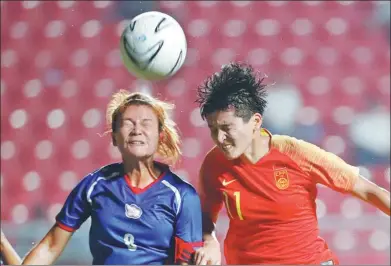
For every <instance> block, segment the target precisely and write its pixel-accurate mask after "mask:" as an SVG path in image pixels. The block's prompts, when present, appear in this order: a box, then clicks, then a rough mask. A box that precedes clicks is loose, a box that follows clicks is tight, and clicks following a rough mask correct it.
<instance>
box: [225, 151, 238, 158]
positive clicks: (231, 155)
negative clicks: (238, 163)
mask: <svg viewBox="0 0 391 266" xmlns="http://www.w3.org/2000/svg"><path fill="white" fill-rule="evenodd" d="M223 154H224V156H225V158H226V159H227V160H235V159H237V158H239V157H240V155H237V154H236V153H233V152H230V153H225V152H223Z"/></svg>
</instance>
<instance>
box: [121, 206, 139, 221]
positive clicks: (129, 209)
mask: <svg viewBox="0 0 391 266" xmlns="http://www.w3.org/2000/svg"><path fill="white" fill-rule="evenodd" d="M142 214H143V210H141V208H140V207H139V206H137V205H136V204H130V205H129V204H125V215H126V217H128V218H130V219H139V218H140V217H141V215H142Z"/></svg>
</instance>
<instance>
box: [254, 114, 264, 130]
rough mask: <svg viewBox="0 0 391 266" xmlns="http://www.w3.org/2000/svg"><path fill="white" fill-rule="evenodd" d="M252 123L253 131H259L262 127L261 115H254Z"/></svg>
mask: <svg viewBox="0 0 391 266" xmlns="http://www.w3.org/2000/svg"><path fill="white" fill-rule="evenodd" d="M253 122H254V131H256V130H259V129H260V128H261V126H262V115H261V114H259V113H255V114H254V116H253Z"/></svg>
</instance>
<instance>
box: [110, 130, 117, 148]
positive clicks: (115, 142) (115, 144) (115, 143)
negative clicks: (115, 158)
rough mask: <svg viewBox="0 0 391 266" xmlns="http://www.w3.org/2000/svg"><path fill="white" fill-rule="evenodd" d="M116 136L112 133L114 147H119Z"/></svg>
mask: <svg viewBox="0 0 391 266" xmlns="http://www.w3.org/2000/svg"><path fill="white" fill-rule="evenodd" d="M114 134H115V133H113V132H111V141H112V142H113V146H114V147H117V141H116V140H115V136H114Z"/></svg>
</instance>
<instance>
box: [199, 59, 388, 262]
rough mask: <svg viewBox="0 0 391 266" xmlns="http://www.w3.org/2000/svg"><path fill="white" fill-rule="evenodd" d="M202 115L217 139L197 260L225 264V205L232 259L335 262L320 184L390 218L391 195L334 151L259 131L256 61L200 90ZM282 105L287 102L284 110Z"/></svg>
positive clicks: (261, 88) (262, 99)
mask: <svg viewBox="0 0 391 266" xmlns="http://www.w3.org/2000/svg"><path fill="white" fill-rule="evenodd" d="M197 101H198V102H199V103H200V107H201V115H202V117H204V118H205V119H206V120H207V122H208V126H209V129H210V132H211V136H212V139H213V141H214V142H215V144H216V147H214V148H213V149H212V150H211V151H210V152H209V153H208V154H207V156H206V157H205V159H204V162H203V164H202V168H201V171H200V190H199V192H200V196H201V202H202V210H203V212H204V215H203V221H204V225H203V230H204V241H205V242H204V247H203V248H201V249H199V250H197V252H196V255H195V260H196V263H197V264H206V263H208V262H209V263H211V264H220V262H221V254H220V247H219V243H218V242H217V240H216V237H215V236H214V224H215V223H216V220H217V216H218V213H219V211H220V209H221V208H222V205H223V204H225V207H226V209H227V212H228V215H229V218H230V223H229V229H228V233H227V237H226V239H225V243H224V244H225V245H224V253H225V258H226V261H227V264H238V265H243V264H297V265H298V264H318V265H335V264H338V259H337V258H336V256H335V254H334V253H333V252H332V251H331V250H330V249H329V248H328V246H327V244H326V243H325V241H324V240H323V239H322V238H320V237H319V230H318V221H317V217H316V203H315V199H316V194H317V190H316V184H319V183H320V184H323V185H325V186H327V187H329V188H331V189H333V190H335V191H339V192H341V193H346V194H351V195H354V196H356V197H358V198H359V199H361V200H363V201H366V202H368V203H370V204H372V205H373V206H376V207H377V208H378V209H379V210H381V211H383V212H384V213H386V214H387V215H390V193H389V192H388V191H387V190H385V189H383V188H381V187H379V186H377V185H376V184H374V183H372V182H370V181H368V180H367V179H365V178H364V177H362V176H360V175H359V171H358V168H357V167H354V166H351V165H349V164H347V163H346V162H344V161H343V160H342V159H340V158H339V157H337V156H336V155H334V154H332V153H328V152H326V151H324V150H323V149H321V148H319V147H317V146H315V145H313V144H310V143H308V142H305V141H302V140H297V139H295V138H293V137H289V136H278V135H272V134H270V132H268V131H267V130H265V129H261V126H262V115H263V111H264V109H265V107H266V103H267V101H266V92H265V85H264V84H262V80H259V79H257V77H256V76H255V74H254V73H253V69H252V68H251V67H250V66H247V65H242V64H238V63H233V64H229V65H226V66H224V67H223V68H222V70H221V71H220V72H219V73H216V74H214V75H212V76H210V77H209V78H207V80H206V82H205V83H204V84H203V85H202V86H201V87H200V88H199V90H198V100H197ZM282 108H283V107H282Z"/></svg>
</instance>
